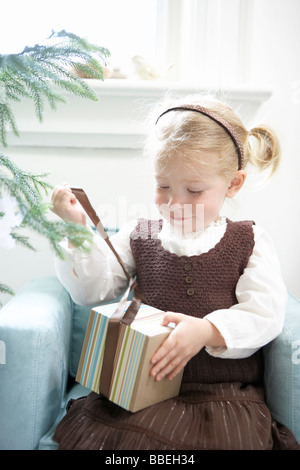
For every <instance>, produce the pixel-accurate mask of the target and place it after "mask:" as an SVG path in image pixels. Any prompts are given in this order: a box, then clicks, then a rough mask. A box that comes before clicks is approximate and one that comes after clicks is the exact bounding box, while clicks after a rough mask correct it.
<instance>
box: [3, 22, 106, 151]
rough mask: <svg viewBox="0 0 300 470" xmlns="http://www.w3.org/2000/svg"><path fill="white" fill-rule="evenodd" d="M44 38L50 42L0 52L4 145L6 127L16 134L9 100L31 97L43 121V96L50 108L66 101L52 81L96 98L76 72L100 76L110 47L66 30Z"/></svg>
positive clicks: (71, 90)
mask: <svg viewBox="0 0 300 470" xmlns="http://www.w3.org/2000/svg"><path fill="white" fill-rule="evenodd" d="M47 41H48V42H50V44H49V45H47V44H46V45H39V44H36V45H35V46H33V47H29V46H26V47H25V48H24V49H23V51H22V52H20V53H18V54H7V55H0V142H1V143H2V145H3V146H4V147H6V146H7V128H10V129H11V130H12V132H13V133H14V134H15V135H18V129H17V125H16V121H15V118H14V115H13V113H12V110H11V108H10V107H9V104H8V103H9V101H11V100H12V101H20V98H24V97H26V98H30V99H32V100H33V103H34V108H35V113H36V116H37V118H38V119H39V121H42V120H43V114H44V108H45V100H46V101H47V102H48V103H49V105H50V107H51V109H53V110H56V109H57V104H58V103H59V102H60V103H61V102H65V100H64V99H63V97H61V96H60V94H59V93H56V91H54V90H53V88H52V84H55V85H56V86H58V87H60V88H62V89H64V90H66V91H68V92H69V93H71V94H75V95H77V96H80V97H82V98H87V99H91V100H94V101H96V100H97V97H96V95H95V93H94V92H93V91H92V90H91V89H90V87H89V86H88V85H87V84H86V83H85V82H84V80H83V79H82V78H80V76H79V75H80V73H78V72H81V73H82V72H84V73H85V75H86V76H88V77H90V78H95V79H100V80H103V70H102V63H105V60H106V58H107V57H109V55H110V53H109V51H108V50H107V49H105V48H103V47H99V46H96V45H94V44H91V43H89V42H88V41H87V40H86V39H83V38H80V37H79V36H77V35H75V34H73V33H68V32H66V31H60V32H52V34H51V36H50V37H49V38H48V40H47Z"/></svg>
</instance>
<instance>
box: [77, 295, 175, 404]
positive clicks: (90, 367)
mask: <svg viewBox="0 0 300 470" xmlns="http://www.w3.org/2000/svg"><path fill="white" fill-rule="evenodd" d="M128 304H129V302H128ZM116 306H117V304H115V303H113V304H108V305H103V306H100V307H96V308H94V309H93V310H92V311H91V313H90V317H89V321H88V326H87V330H86V335H85V339H84V343H83V348H82V353H81V358H80V362H79V366H78V371H77V376H76V381H77V382H79V383H81V384H82V385H84V386H85V387H87V388H89V389H90V390H92V391H94V392H96V393H101V394H103V395H104V396H106V398H108V399H109V400H110V401H112V402H113V403H115V404H117V405H119V406H121V407H122V408H125V409H126V410H129V411H131V412H136V411H138V410H140V409H142V408H146V407H147V406H150V405H153V404H155V403H158V402H160V401H163V400H166V399H168V398H171V397H173V396H176V395H178V393H179V388H180V384H181V379H182V374H179V375H178V376H176V377H175V378H174V379H173V380H168V379H167V378H165V379H163V380H161V381H160V382H157V381H155V380H154V378H153V377H151V376H150V370H151V367H152V365H151V363H150V360H151V357H152V356H153V354H154V352H155V351H156V350H157V349H158V348H159V346H160V345H161V343H162V342H163V340H164V339H165V338H166V337H167V336H168V335H169V334H170V331H171V328H170V327H169V326H162V325H161V321H162V318H163V315H164V312H162V311H161V310H158V309H156V308H153V307H150V306H149V305H145V304H142V305H141V306H140V309H139V311H138V313H137V315H136V317H135V319H134V321H133V322H132V323H131V325H130V326H127V325H125V324H123V323H119V332H118V339H117V346H116V349H115V356H114V361H113V366H112V370H111V372H110V373H111V377H110V378H109V387H108V389H106V390H103V387H102V383H101V382H102V380H103V377H102V376H101V372H102V366H103V358H104V352H105V347H106V336H107V331H108V325H109V321H110V318H111V316H112V315H113V313H114V311H115V309H116ZM104 388H105V387H104Z"/></svg>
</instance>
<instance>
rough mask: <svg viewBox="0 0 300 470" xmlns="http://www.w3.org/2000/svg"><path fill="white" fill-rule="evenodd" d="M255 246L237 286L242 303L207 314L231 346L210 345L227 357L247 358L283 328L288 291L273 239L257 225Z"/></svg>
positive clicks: (216, 351)
mask: <svg viewBox="0 0 300 470" xmlns="http://www.w3.org/2000/svg"><path fill="white" fill-rule="evenodd" d="M254 235H255V246H254V249H253V253H252V255H251V256H250V259H249V262H248V265H247V267H246V269H245V271H244V273H243V275H242V276H241V277H240V279H239V281H238V284H237V287H236V297H237V300H238V304H236V305H234V306H233V307H231V308H229V309H225V310H217V311H214V312H212V313H210V314H209V315H207V316H206V319H208V320H209V321H211V322H212V323H213V324H214V325H215V326H216V327H217V328H218V330H219V331H220V333H221V334H222V336H223V338H224V339H225V342H226V346H227V348H207V351H208V352H209V353H210V354H212V355H214V356H219V357H223V358H232V359H234V358H242V357H247V356H250V355H251V354H253V353H254V352H255V351H257V350H258V349H259V348H261V347H262V346H264V345H265V344H267V343H269V342H270V341H271V340H273V339H274V338H275V337H276V336H278V335H279V334H280V332H281V330H282V327H283V322H284V315H285V306H286V301H287V291H286V287H285V284H284V282H283V279H282V277H281V272H280V266H279V262H278V258H277V255H276V252H275V249H274V245H273V243H272V240H271V239H270V237H269V236H268V235H267V233H266V232H265V231H264V230H263V229H261V228H260V227H257V226H254Z"/></svg>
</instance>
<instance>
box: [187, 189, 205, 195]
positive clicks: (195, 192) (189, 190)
mask: <svg viewBox="0 0 300 470" xmlns="http://www.w3.org/2000/svg"><path fill="white" fill-rule="evenodd" d="M188 192H189V193H190V194H201V193H203V189H201V190H200V191H192V190H191V189H188Z"/></svg>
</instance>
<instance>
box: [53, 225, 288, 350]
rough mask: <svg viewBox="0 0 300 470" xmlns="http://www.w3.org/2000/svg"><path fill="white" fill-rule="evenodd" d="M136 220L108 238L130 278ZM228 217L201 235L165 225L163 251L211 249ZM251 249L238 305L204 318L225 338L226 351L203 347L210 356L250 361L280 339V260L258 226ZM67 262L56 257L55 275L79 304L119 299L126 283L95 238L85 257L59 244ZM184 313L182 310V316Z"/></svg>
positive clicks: (182, 252)
mask: <svg viewBox="0 0 300 470" xmlns="http://www.w3.org/2000/svg"><path fill="white" fill-rule="evenodd" d="M136 223H137V221H136V220H134V221H131V222H128V223H127V224H126V225H125V226H124V227H123V228H122V229H121V230H120V231H119V232H118V233H116V234H115V235H113V236H112V237H111V238H110V240H111V242H112V243H113V245H114V247H115V249H116V251H117V252H118V254H119V255H120V257H121V259H122V261H123V263H124V264H125V266H126V269H127V270H128V272H129V273H130V274H131V275H133V276H134V274H135V262H134V259H133V255H132V252H131V249H130V233H131V232H132V230H133V229H134V228H135V226H136ZM226 227H227V222H226V218H225V217H223V218H221V219H220V220H219V221H218V222H216V223H212V224H211V225H210V226H209V227H207V228H206V229H205V231H203V232H196V233H191V234H187V235H185V236H184V238H183V237H182V236H179V235H178V234H177V233H176V231H174V230H173V228H172V226H171V225H170V224H168V223H167V222H164V224H163V227H162V230H161V232H160V233H159V238H160V239H161V242H162V245H163V247H164V248H165V249H166V250H168V251H171V252H173V253H175V254H177V255H179V256H180V255H187V256H192V255H197V254H201V253H204V252H207V251H208V250H210V249H211V248H213V247H214V246H215V245H216V243H218V242H219V241H220V240H221V238H222V237H223V235H224V233H225V230H226ZM253 231H254V240H255V245H254V249H253V252H252V254H251V256H250V258H249V261H248V265H247V267H246V269H245V270H244V273H243V274H242V276H241V277H240V279H239V281H238V283H237V286H236V298H237V301H238V303H237V304H236V305H233V306H232V307H230V308H229V309H221V310H216V311H213V312H211V313H210V314H208V315H206V317H205V318H206V319H207V320H209V321H210V322H211V323H213V324H214V325H215V326H216V328H217V329H218V330H219V332H220V333H221V335H222V336H223V338H224V340H225V343H226V347H215V348H212V347H207V348H206V350H207V352H208V353H209V354H211V355H213V356H218V357H223V358H231V359H234V358H243V357H248V356H250V355H251V354H253V353H254V352H255V351H257V350H258V349H259V348H261V347H262V346H264V345H265V344H267V343H269V342H270V341H271V340H273V339H274V338H275V337H276V336H278V335H279V334H280V332H281V330H282V327H283V322H284V314H285V306H286V301H287V291H286V287H285V284H284V282H283V279H282V276H281V272H280V266H279V262H278V258H277V255H276V252H275V249H274V245H273V243H272V240H271V239H270V237H269V236H268V235H267V233H266V232H265V231H264V230H263V229H262V228H261V227H258V226H257V225H254V226H253ZM61 246H62V248H63V250H64V253H65V259H64V260H61V259H59V258H55V267H56V272H57V276H58V278H59V279H60V281H61V283H62V284H63V285H64V286H65V288H66V289H67V290H68V292H69V293H70V295H71V297H72V299H73V301H74V302H75V303H77V304H80V305H96V304H97V303H99V304H100V303H102V302H104V301H107V300H112V299H115V298H116V297H118V296H119V295H120V294H121V293H122V292H123V291H124V290H125V288H126V286H127V279H126V277H125V275H124V273H123V270H122V268H121V266H120V264H119V263H118V261H117V259H116V257H115V256H114V254H113V253H112V251H111V250H110V248H109V247H108V245H107V244H106V242H105V241H104V240H103V239H102V238H101V237H100V236H99V235H97V234H95V235H94V243H93V246H92V250H91V251H90V252H89V253H88V254H86V253H83V252H82V251H79V250H78V249H75V248H69V247H68V241H67V240H65V241H63V242H62V243H61ZM180 313H184V312H180Z"/></svg>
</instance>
